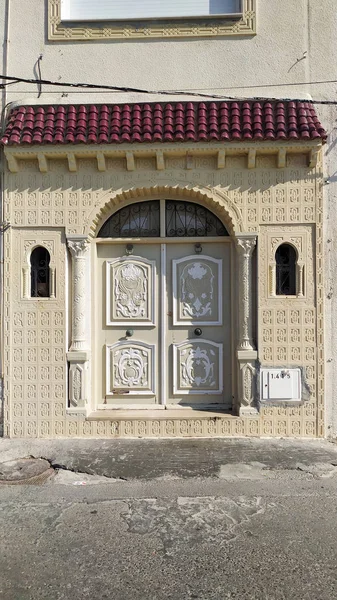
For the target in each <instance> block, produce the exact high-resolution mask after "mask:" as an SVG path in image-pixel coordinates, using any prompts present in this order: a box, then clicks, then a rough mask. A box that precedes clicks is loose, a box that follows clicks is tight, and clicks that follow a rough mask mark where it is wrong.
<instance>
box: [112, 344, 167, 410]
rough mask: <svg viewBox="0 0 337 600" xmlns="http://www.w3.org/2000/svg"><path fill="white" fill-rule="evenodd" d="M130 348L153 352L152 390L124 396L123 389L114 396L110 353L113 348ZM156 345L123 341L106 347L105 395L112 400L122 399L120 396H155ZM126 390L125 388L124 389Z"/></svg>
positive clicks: (151, 363) (137, 391) (136, 391)
mask: <svg viewBox="0 0 337 600" xmlns="http://www.w3.org/2000/svg"><path fill="white" fill-rule="evenodd" d="M123 347H125V348H128V347H134V348H137V347H141V348H147V349H148V350H151V357H150V363H149V364H150V365H151V382H150V383H151V385H150V386H149V387H150V389H148V390H144V391H142V390H132V393H127V394H123V391H122V389H121V393H120V394H112V393H111V392H110V387H111V385H110V384H111V381H110V373H111V371H110V353H111V350H112V349H113V348H123ZM155 348H156V347H155V345H154V344H146V343H145V342H134V343H132V342H131V340H130V341H123V342H116V343H115V344H110V345H106V346H105V358H106V391H105V395H106V396H109V397H111V398H114V397H118V396H119V397H120V396H125V397H128V398H130V397H132V396H155V395H156V377H155V362H156V361H155ZM123 389H124V388H123Z"/></svg>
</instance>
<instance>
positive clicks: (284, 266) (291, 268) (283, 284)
mask: <svg viewBox="0 0 337 600" xmlns="http://www.w3.org/2000/svg"><path fill="white" fill-rule="evenodd" d="M296 270H297V252H296V250H295V248H294V247H293V246H292V245H291V244H281V245H280V246H278V248H277V250H276V252H275V275H276V277H275V279H276V282H275V283H276V290H275V293H276V296H296V294H297V285H296Z"/></svg>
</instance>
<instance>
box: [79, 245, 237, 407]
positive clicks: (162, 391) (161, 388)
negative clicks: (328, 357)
mask: <svg viewBox="0 0 337 600" xmlns="http://www.w3.org/2000/svg"><path fill="white" fill-rule="evenodd" d="M178 241H179V244H195V243H201V244H202V243H204V244H206V243H208V244H212V243H213V244H215V243H216V244H230V286H231V290H230V303H231V306H230V309H231V327H230V348H231V373H232V377H231V389H232V409H234V408H235V397H236V361H235V340H236V322H237V311H236V304H235V302H234V299H235V289H234V288H235V278H234V271H235V252H234V241H233V238H232V236H223V237H222V236H214V237H213V236H209V237H207V236H205V237H204V236H200V237H170V238H166V237H156V238H154V237H153V238H146V237H144V238H94V240H92V244H91V251H92V261H91V265H92V272H93V277H92V306H91V347H92V349H93V353H92V375H93V376H92V378H91V388H92V389H91V393H92V398H93V402H92V410H93V411H104V410H109V411H111V410H163V409H164V410H165V409H166V408H170V409H172V408H174V409H177V410H183V409H184V410H195V407H191V408H190V407H187V406H181V405H178V404H174V405H173V404H169V403H167V402H166V399H165V395H166V389H167V386H166V383H167V382H166V373H164V377H162V378H161V381H160V384H159V385H156V388H157V394H158V403H156V404H132V400H131V402H130V404H128V405H121V404H120V405H118V404H114V405H111V404H108V403H107V404H102V403H100V402H99V400H98V398H97V389H96V385H95V382H96V380H97V377H99V378H101V372H100V369H101V368H102V367H101V366H100V363H99V356H100V352H101V348H99V345H98V336H97V334H96V333H95V311H96V308H97V307H98V298H97V285H96V278H97V275H98V268H97V250H98V246H100V245H114V246H115V245H119V246H125V245H126V244H137V243H138V244H156V245H158V246H160V256H161V258H160V268H161V273H160V279H159V293H160V296H161V297H160V313H161V315H165V314H166V310H167V307H166V248H167V245H169V244H176V243H177V242H178ZM158 327H159V334H160V338H161V348H162V354H161V361H162V363H163V364H166V360H167V356H168V348H167V347H166V321H165V319H164V318H160V322H158ZM163 399H164V402H163ZM205 408H207V406H206V405H200V410H202V409H205ZM222 409H225V410H229V408H228V407H225V406H224V405H219V410H222Z"/></svg>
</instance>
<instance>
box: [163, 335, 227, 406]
mask: <svg viewBox="0 0 337 600" xmlns="http://www.w3.org/2000/svg"><path fill="white" fill-rule="evenodd" d="M201 343H202V344H208V345H209V346H215V347H216V348H218V350H219V387H218V389H217V390H205V389H203V390H195V389H192V390H186V389H181V388H178V387H177V382H178V372H177V365H178V349H179V348H180V347H182V346H186V345H187V344H201ZM223 371H224V364H223V344H218V343H217V342H211V341H210V340H204V339H199V340H190V339H187V340H185V341H184V342H182V343H180V344H173V395H174V396H176V395H178V394H183V395H189V396H194V395H201V394H203V395H204V396H214V395H215V394H222V393H223Z"/></svg>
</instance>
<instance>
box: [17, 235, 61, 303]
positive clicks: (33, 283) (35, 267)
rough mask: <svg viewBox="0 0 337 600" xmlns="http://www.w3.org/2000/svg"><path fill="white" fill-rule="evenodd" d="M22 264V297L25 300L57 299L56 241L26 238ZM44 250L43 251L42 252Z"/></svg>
mask: <svg viewBox="0 0 337 600" xmlns="http://www.w3.org/2000/svg"><path fill="white" fill-rule="evenodd" d="M23 246H24V262H23V266H22V298H24V299H25V300H31V299H35V300H39V299H40V300H47V299H51V300H54V299H55V294H56V268H55V243H54V241H52V240H47V241H42V242H41V243H39V242H38V241H37V240H24V243H23ZM41 251H42V252H41Z"/></svg>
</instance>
